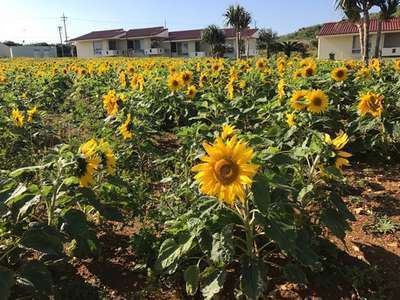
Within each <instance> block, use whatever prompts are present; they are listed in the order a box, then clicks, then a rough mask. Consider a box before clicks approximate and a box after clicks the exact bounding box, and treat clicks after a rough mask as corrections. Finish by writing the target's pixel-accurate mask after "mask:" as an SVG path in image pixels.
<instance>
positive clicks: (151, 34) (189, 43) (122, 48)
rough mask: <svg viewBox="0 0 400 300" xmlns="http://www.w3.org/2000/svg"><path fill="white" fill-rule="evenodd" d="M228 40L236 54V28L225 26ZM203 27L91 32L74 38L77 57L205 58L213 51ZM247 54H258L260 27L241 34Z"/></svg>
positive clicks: (228, 54)
mask: <svg viewBox="0 0 400 300" xmlns="http://www.w3.org/2000/svg"><path fill="white" fill-rule="evenodd" d="M223 31H224V34H225V39H226V43H225V46H226V53H225V56H226V57H235V53H236V50H237V49H236V43H235V31H234V30H233V29H230V28H228V29H223ZM202 32H203V29H193V30H182V31H172V32H169V31H168V29H167V28H164V27H162V26H160V27H150V28H140V29H130V30H128V31H125V30H123V29H113V30H102V31H92V32H90V33H88V34H85V35H82V36H79V37H77V38H74V39H71V40H70V42H72V43H73V44H74V45H75V46H76V50H77V56H78V57H82V58H85V57H101V56H171V57H202V56H207V55H209V54H210V53H209V52H210V47H209V45H207V44H206V43H204V42H203V41H202ZM241 37H242V40H243V41H244V45H243V48H242V52H243V53H244V55H245V56H254V55H256V54H257V49H256V44H257V43H256V41H257V38H258V32H257V29H250V28H248V29H245V30H244V31H243V32H242V33H241Z"/></svg>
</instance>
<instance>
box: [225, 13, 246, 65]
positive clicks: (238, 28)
mask: <svg viewBox="0 0 400 300" xmlns="http://www.w3.org/2000/svg"><path fill="white" fill-rule="evenodd" d="M224 17H225V22H226V25H227V26H232V27H233V29H234V30H235V36H236V58H237V59H239V58H240V39H241V32H242V31H243V30H244V29H246V28H248V27H249V26H250V23H251V15H250V13H249V12H247V11H246V10H245V9H244V7H243V6H240V5H236V6H235V5H231V6H229V7H228V9H227V10H226V12H225V14H224Z"/></svg>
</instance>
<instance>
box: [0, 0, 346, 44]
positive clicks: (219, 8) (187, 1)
mask: <svg viewBox="0 0 400 300" xmlns="http://www.w3.org/2000/svg"><path fill="white" fill-rule="evenodd" d="M231 4H241V5H243V6H244V7H245V8H246V9H247V10H248V11H249V12H250V13H251V15H252V17H253V23H252V26H254V25H256V26H257V27H258V28H272V29H273V30H274V31H276V32H278V34H286V33H290V32H293V31H296V30H297V29H299V28H301V27H304V26H309V25H315V24H320V23H324V22H329V21H335V20H339V19H341V18H342V17H343V14H342V13H340V12H338V11H335V7H334V0H289V1H288V0H286V1H284V0H283V1H276V0H242V1H237V0H140V1H137V0H97V1H96V0H67V1H65V0H64V1H59V0H0V20H1V24H0V41H5V40H12V41H15V42H20V43H21V42H23V41H24V42H25V43H32V42H48V43H57V42H59V41H60V37H59V31H58V26H62V25H63V24H62V21H61V16H62V15H63V14H65V16H66V17H67V20H66V28H67V36H68V38H74V37H77V36H80V35H82V34H86V33H88V32H91V31H94V30H106V29H116V28H123V29H132V28H143V27H153V26H163V25H164V24H166V25H167V28H168V29H169V30H170V31H173V30H185V29H196V28H203V27H205V26H207V25H210V24H216V25H218V26H220V27H223V26H224V18H223V16H222V15H223V13H224V11H225V9H226V8H227V7H228V6H229V5H231ZM62 30H63V31H62V38H63V39H65V36H64V28H63V29H62Z"/></svg>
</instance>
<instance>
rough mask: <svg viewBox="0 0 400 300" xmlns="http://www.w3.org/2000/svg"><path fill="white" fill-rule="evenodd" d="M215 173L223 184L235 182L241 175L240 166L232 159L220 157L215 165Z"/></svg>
mask: <svg viewBox="0 0 400 300" xmlns="http://www.w3.org/2000/svg"><path fill="white" fill-rule="evenodd" d="M214 171H215V175H216V176H217V179H218V181H220V182H221V183H222V184H223V185H229V184H231V183H232V182H234V181H235V180H236V179H237V177H238V175H239V166H238V165H237V164H236V163H234V162H233V161H231V160H228V159H220V160H219V161H217V163H216V164H215V166H214Z"/></svg>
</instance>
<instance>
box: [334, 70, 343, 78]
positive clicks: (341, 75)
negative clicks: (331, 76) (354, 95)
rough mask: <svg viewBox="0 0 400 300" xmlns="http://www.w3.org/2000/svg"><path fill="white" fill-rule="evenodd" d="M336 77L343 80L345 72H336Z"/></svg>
mask: <svg viewBox="0 0 400 300" xmlns="http://www.w3.org/2000/svg"><path fill="white" fill-rule="evenodd" d="M336 76H337V77H338V78H342V77H343V76H344V72H343V70H338V71H337V72H336Z"/></svg>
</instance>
